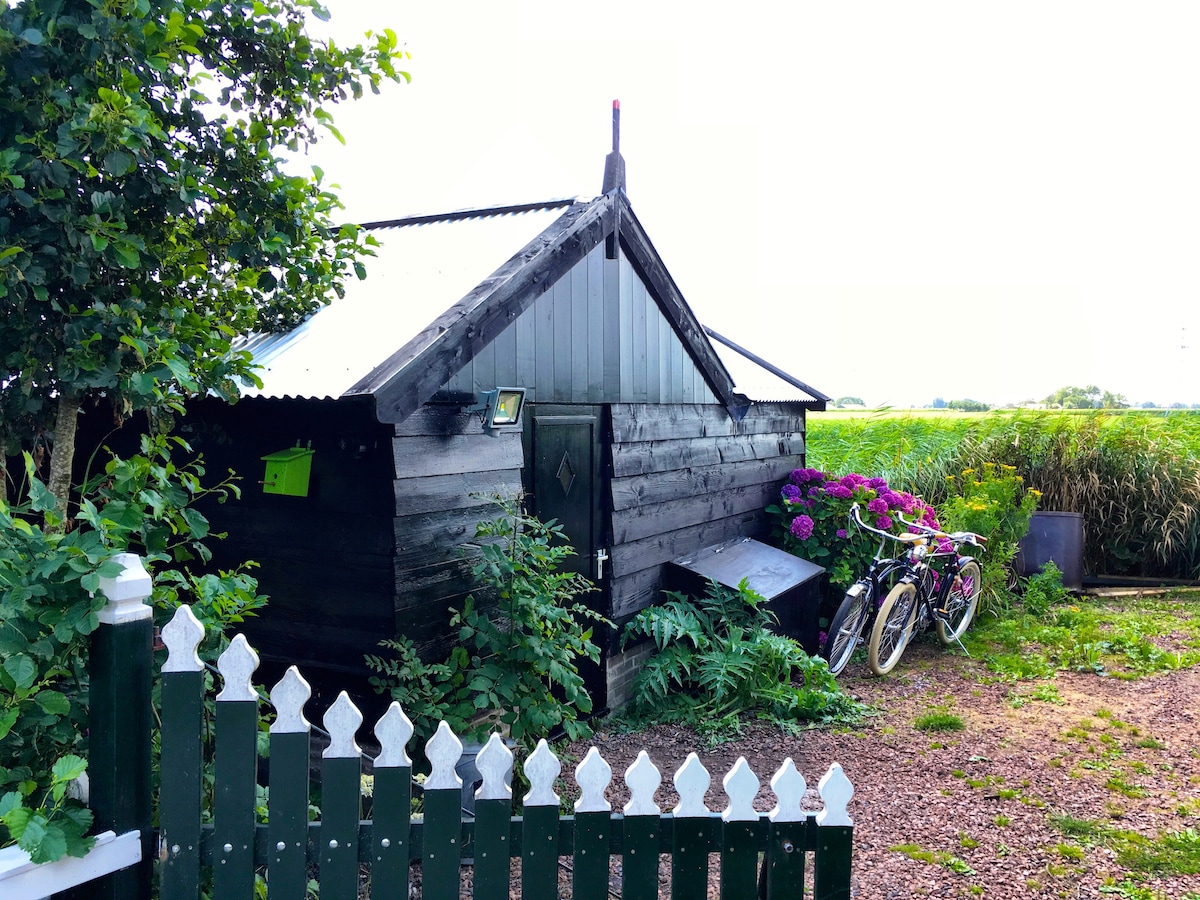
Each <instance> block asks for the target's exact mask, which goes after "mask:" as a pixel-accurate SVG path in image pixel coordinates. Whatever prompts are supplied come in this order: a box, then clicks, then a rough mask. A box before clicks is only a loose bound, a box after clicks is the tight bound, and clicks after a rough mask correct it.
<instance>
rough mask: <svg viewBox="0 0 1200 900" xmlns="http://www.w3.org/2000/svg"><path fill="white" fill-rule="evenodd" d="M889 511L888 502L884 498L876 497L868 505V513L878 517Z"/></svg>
mask: <svg viewBox="0 0 1200 900" xmlns="http://www.w3.org/2000/svg"><path fill="white" fill-rule="evenodd" d="M888 509H889V507H888V505H887V501H886V500H884V499H883V498H882V497H876V498H875V499H874V500H872V501H871V502H870V503H868V504H867V512H871V513H875V514H876V515H883V514H884V513H885V512H887V511H888Z"/></svg>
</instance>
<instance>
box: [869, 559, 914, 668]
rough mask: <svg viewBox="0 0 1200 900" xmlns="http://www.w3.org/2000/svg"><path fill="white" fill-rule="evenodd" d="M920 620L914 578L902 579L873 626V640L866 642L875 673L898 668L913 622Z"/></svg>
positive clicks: (881, 608)
mask: <svg viewBox="0 0 1200 900" xmlns="http://www.w3.org/2000/svg"><path fill="white" fill-rule="evenodd" d="M916 621H917V588H916V586H915V585H913V584H912V583H911V582H908V581H902V582H900V583H899V584H897V585H896V586H895V587H894V588H892V589H891V590H890V591H889V592H888V595H887V597H886V598H884V601H883V605H882V606H880V607H879V615H878V616H877V617H876V618H875V627H874V628H872V629H871V643H870V644H868V645H867V663H868V664H869V665H870V666H871V671H872V672H874V673H875V674H876V675H886V674H887V673H888V672H890V671H892V669H894V668H896V663H898V662H900V657H901V656H903V655H904V648H905V647H907V646H908V639H909V637H910V636H911V635H912V630H913V625H914V624H916Z"/></svg>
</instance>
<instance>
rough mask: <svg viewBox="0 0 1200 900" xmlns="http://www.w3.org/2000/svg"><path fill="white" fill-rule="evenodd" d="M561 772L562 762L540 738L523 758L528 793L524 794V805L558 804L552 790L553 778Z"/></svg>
mask: <svg viewBox="0 0 1200 900" xmlns="http://www.w3.org/2000/svg"><path fill="white" fill-rule="evenodd" d="M561 772H562V763H561V762H559V761H558V757H557V756H555V755H554V753H553V752H551V750H550V745H549V744H547V743H546V739H545V738H542V739H541V740H540V741H538V743H537V747H536V748H535V749H534V751H533V752H532V753H531V754H529V758H528V759H527V760H525V777H526V778H528V779H529V793H528V794H526V795H525V805H526V806H555V807H557V806H558V800H559V798H558V794H556V793H555V792H554V779H555V778H557V777H558V776H559V774H560V773H561Z"/></svg>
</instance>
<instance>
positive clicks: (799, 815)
mask: <svg viewBox="0 0 1200 900" xmlns="http://www.w3.org/2000/svg"><path fill="white" fill-rule="evenodd" d="M771 790H772V791H774V792H775V797H776V799H778V801H779V802H778V803H776V804H775V808H774V809H773V810H771V812H770V813H769V814H768V815H767V819H768V820H769V821H770V827H769V829H768V831H767V852H766V856H765V857H764V858H763V864H762V866H763V867H762V883H764V884H765V887H766V900H785V898H792V897H795V896H796V895H797V892H796V886H797V885H800V886H803V884H804V869H805V857H806V856H807V855H808V854H807V846H808V831H807V829H808V813H806V812H805V811H804V809H803V808H802V806H801V803H802V802H803V800H804V794H805V792H806V791H807V790H808V785H807V784H806V783H805V781H804V776H803V775H801V774H800V772H799V771H797V769H796V764H795V763H794V762H792V758H791V757H790V756H789V757H788V758H787V759H785V760H784V761H783V765H781V766H780V767H779V769H778V770H777V771H776V772H775V774H774V776H772V778H771Z"/></svg>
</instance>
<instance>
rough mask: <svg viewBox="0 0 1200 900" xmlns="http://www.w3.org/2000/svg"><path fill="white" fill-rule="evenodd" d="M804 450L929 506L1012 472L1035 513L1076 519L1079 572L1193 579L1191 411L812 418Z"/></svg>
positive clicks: (1195, 461) (1199, 426)
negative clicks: (1035, 498)
mask: <svg viewBox="0 0 1200 900" xmlns="http://www.w3.org/2000/svg"><path fill="white" fill-rule="evenodd" d="M807 443H808V464H809V465H811V466H815V467H817V468H820V469H824V470H826V471H837V472H850V471H855V472H860V473H862V474H864V475H867V476H872V475H882V476H883V477H885V478H887V480H888V482H889V483H890V484H893V485H895V486H897V487H902V488H904V489H906V490H909V491H912V492H913V493H917V494H920V495H921V496H923V497H925V499H927V500H928V501H930V502H932V503H933V504H935V505H936V504H937V503H938V502H940V501H942V500H944V499H945V491H946V485H947V483H948V482H947V479H946V476H947V475H953V474H957V473H959V472H961V471H962V470H963V469H964V468H968V467H979V466H980V465H981V464H982V463H984V462H996V463H1004V464H1007V465H1012V466H1016V468H1017V471H1018V473H1019V474H1020V475H1021V476H1022V477H1023V478H1024V479H1025V483H1026V485H1027V486H1028V487H1031V488H1036V489H1037V490H1039V491H1041V492H1042V499H1041V503H1040V506H1039V508H1040V509H1046V510H1061V511H1065V512H1077V513H1081V514H1082V515H1083V520H1084V569H1085V571H1087V572H1088V573H1090V574H1110V575H1134V576H1144V577H1151V578H1189V579H1197V578H1200V413H1196V412H1192V411H1171V412H1170V413H1161V414H1156V413H1150V412H1143V411H1084V412H1074V411H1072V412H1043V411H1030V410H1018V411H1004V412H992V413H987V414H980V415H972V414H961V413H943V412H930V413H920V412H915V413H898V412H890V411H879V412H874V413H865V414H859V415H857V416H844V415H839V414H834V415H826V414H823V413H814V414H812V415H811V416H809V419H808V442H807Z"/></svg>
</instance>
